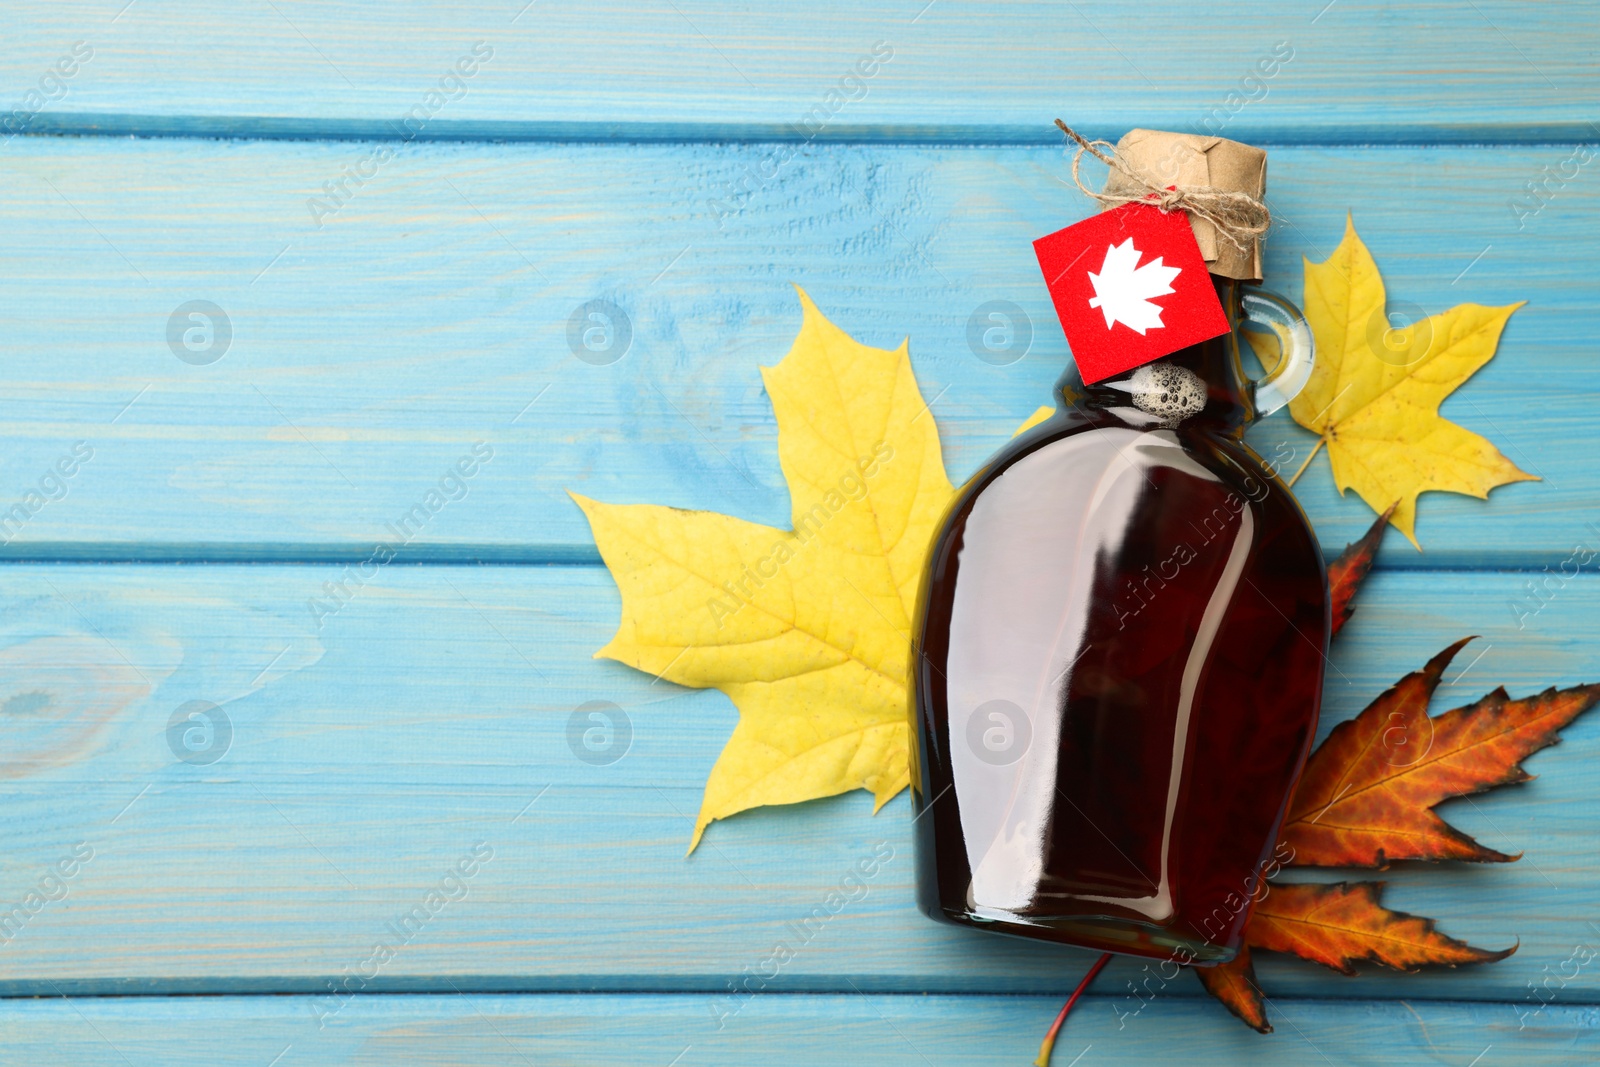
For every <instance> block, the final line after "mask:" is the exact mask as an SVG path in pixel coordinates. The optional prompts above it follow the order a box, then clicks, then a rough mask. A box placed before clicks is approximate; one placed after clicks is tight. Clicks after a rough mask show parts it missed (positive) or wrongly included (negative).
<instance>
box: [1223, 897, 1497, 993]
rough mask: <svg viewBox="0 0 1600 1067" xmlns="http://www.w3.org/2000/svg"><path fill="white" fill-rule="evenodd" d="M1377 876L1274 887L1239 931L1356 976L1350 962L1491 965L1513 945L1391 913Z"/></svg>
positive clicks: (1401, 966)
mask: <svg viewBox="0 0 1600 1067" xmlns="http://www.w3.org/2000/svg"><path fill="white" fill-rule="evenodd" d="M1382 893H1383V883H1382V882H1338V883H1334V884H1332V885H1327V884H1301V885H1274V886H1273V887H1272V888H1271V890H1270V891H1269V892H1268V893H1267V895H1266V896H1265V897H1264V898H1262V900H1261V903H1259V904H1257V905H1256V909H1255V911H1254V913H1252V914H1251V916H1250V925H1249V927H1248V928H1247V929H1246V931H1245V937H1246V938H1247V939H1248V940H1249V943H1250V944H1251V945H1252V946H1254V947H1255V948H1264V949H1270V950H1272V951H1274V952H1289V953H1293V954H1294V955H1296V956H1299V957H1301V958H1303V959H1308V960H1311V961H1312V962H1313V963H1320V964H1322V965H1323V966H1325V967H1332V968H1333V969H1334V970H1336V971H1338V972H1339V973H1341V974H1355V973H1356V969H1355V964H1357V963H1363V962H1371V963H1381V964H1383V965H1384V966H1385V967H1393V968H1394V969H1396V970H1400V971H1414V970H1416V969H1417V968H1418V967H1423V966H1436V965H1440V964H1443V965H1446V966H1451V967H1454V966H1457V965H1459V964H1463V963H1492V962H1494V961H1495V960H1503V959H1505V958H1506V957H1507V956H1509V955H1511V954H1512V953H1513V952H1515V951H1516V947H1515V946H1513V947H1511V948H1508V949H1503V950H1501V951H1499V952H1489V951H1487V950H1485V949H1481V948H1473V947H1472V946H1471V945H1469V944H1467V943H1466V942H1465V941H1457V940H1456V939H1455V938H1453V937H1446V936H1445V935H1444V934H1441V933H1440V932H1439V931H1438V930H1437V929H1435V928H1434V922H1433V920H1432V919H1423V918H1419V917H1418V916H1415V915H1407V914H1405V913H1404V912H1399V911H1390V910H1389V909H1388V908H1385V907H1384V906H1383V905H1382V904H1381V903H1380V902H1379V900H1380V897H1381V896H1382Z"/></svg>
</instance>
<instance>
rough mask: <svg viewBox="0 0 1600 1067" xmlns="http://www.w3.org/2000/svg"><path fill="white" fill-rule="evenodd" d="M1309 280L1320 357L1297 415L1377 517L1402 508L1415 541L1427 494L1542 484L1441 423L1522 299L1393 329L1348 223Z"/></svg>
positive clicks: (1397, 520) (1399, 520) (1379, 283)
mask: <svg viewBox="0 0 1600 1067" xmlns="http://www.w3.org/2000/svg"><path fill="white" fill-rule="evenodd" d="M1305 278H1306V288H1305V315H1306V320H1307V321H1308V322H1309V323H1310V324H1311V332H1312V334H1313V336H1314V337H1315V338H1316V343H1317V360H1316V367H1315V369H1314V370H1313V372H1312V375H1311V381H1310V382H1309V383H1307V385H1306V387H1305V389H1304V390H1303V391H1302V392H1301V393H1300V395H1299V396H1297V397H1295V399H1294V401H1293V402H1291V403H1290V405H1289V413H1290V414H1291V415H1292V416H1294V420H1295V421H1296V422H1298V423H1299V424H1300V425H1301V426H1304V427H1305V428H1306V429H1308V430H1311V431H1312V432H1314V433H1317V434H1320V435H1321V438H1322V439H1321V440H1320V441H1319V442H1318V443H1317V447H1318V448H1321V447H1322V446H1323V445H1326V446H1327V448H1328V461H1329V463H1330V464H1331V466H1332V468H1333V480H1334V484H1335V485H1336V486H1338V489H1339V492H1340V493H1343V492H1344V491H1345V490H1346V489H1354V490H1355V491H1356V492H1357V493H1358V494H1360V496H1361V498H1362V499H1363V500H1365V501H1366V502H1367V503H1368V504H1369V505H1370V506H1371V507H1372V510H1373V511H1376V512H1382V511H1383V510H1384V509H1385V508H1387V507H1388V506H1389V505H1390V504H1393V503H1395V502H1397V501H1398V503H1399V506H1398V507H1396V508H1395V511H1394V516H1393V517H1392V518H1391V519H1390V521H1391V522H1392V523H1393V524H1394V525H1395V527H1396V528H1398V529H1399V530H1400V532H1402V533H1404V534H1405V535H1406V537H1407V538H1409V539H1410V541H1411V543H1412V544H1413V545H1416V544H1417V538H1416V534H1415V526H1416V514H1417V496H1418V494H1420V493H1424V492H1427V491H1428V490H1430V489H1439V490H1445V491H1447V492H1452V493H1466V494H1469V495H1471V496H1476V497H1479V498H1483V497H1487V496H1488V495H1489V490H1490V489H1493V488H1494V487H1495V486H1497V485H1505V484H1507V483H1509V482H1521V481H1537V480H1538V479H1537V478H1536V477H1534V476H1533V475H1531V474H1526V473H1524V472H1523V471H1521V470H1519V469H1517V466H1516V465H1515V464H1514V463H1512V462H1511V461H1510V460H1508V459H1506V458H1505V457H1504V456H1502V455H1501V454H1500V452H1499V450H1497V449H1496V448H1495V447H1494V445H1492V444H1490V443H1489V442H1488V441H1487V440H1485V439H1484V438H1482V437H1480V436H1478V435H1477V434H1475V433H1472V432H1471V431H1469V430H1465V429H1463V428H1462V427H1460V426H1457V425H1456V424H1455V423H1453V422H1450V421H1449V420H1447V419H1444V418H1442V417H1441V416H1440V415H1439V404H1440V402H1441V401H1443V400H1444V398H1445V397H1447V396H1449V395H1450V394H1451V393H1452V392H1453V391H1455V389H1456V388H1457V387H1458V386H1460V385H1461V383H1462V382H1464V381H1466V380H1467V379H1468V378H1470V377H1471V376H1472V375H1473V374H1474V373H1475V372H1476V371H1477V370H1478V368H1479V367H1482V366H1483V365H1484V364H1485V363H1487V362H1489V360H1490V358H1491V357H1492V356H1493V355H1494V350H1495V345H1496V344H1497V343H1498V342H1499V340H1500V331H1501V330H1502V329H1504V327H1505V324H1506V321H1507V320H1508V319H1510V318H1511V313H1512V312H1513V311H1515V310H1517V308H1519V307H1521V306H1522V304H1521V303H1516V304H1510V305H1508V306H1506V307H1484V306H1482V305H1481V304H1458V305H1456V306H1455V307H1453V308H1451V309H1450V310H1449V311H1446V312H1444V313H1443V314H1439V315H1431V316H1428V317H1427V318H1425V319H1422V320H1421V321H1418V322H1413V323H1411V324H1410V325H1408V326H1404V327H1400V328H1393V327H1391V324H1390V321H1389V318H1388V316H1387V296H1386V294H1385V292H1384V288H1383V279H1382V278H1380V277H1379V276H1378V265H1377V264H1376V263H1375V262H1373V259H1372V253H1370V252H1368V251H1367V246H1366V245H1364V244H1363V243H1362V242H1361V238H1360V237H1359V236H1358V235H1357V234H1356V228H1355V223H1354V221H1353V220H1350V219H1347V220H1346V222H1345V231H1344V239H1343V240H1342V241H1341V242H1340V243H1339V247H1338V248H1336V249H1335V250H1334V252H1333V254H1332V255H1331V256H1329V257H1328V258H1327V260H1326V261H1324V262H1322V263H1312V262H1311V261H1310V260H1309V259H1307V260H1306V261H1305ZM1250 339H1251V341H1252V343H1253V344H1254V343H1257V341H1256V335H1254V334H1251V335H1250ZM1269 358H1270V357H1267V356H1265V355H1264V356H1263V362H1267V361H1268V359H1269ZM1418 547H1420V546H1418Z"/></svg>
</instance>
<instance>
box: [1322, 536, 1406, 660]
mask: <svg viewBox="0 0 1600 1067" xmlns="http://www.w3.org/2000/svg"><path fill="white" fill-rule="evenodd" d="M1397 506H1398V505H1396V504H1390V505H1389V510H1387V511H1385V512H1384V513H1383V514H1382V515H1379V516H1378V520H1377V521H1376V522H1374V523H1373V524H1372V525H1371V526H1370V527H1369V528H1368V529H1367V532H1366V533H1364V534H1362V535H1361V539H1360V540H1359V541H1352V542H1350V543H1349V544H1348V545H1345V546H1344V551H1343V552H1341V553H1339V558H1338V559H1336V560H1334V561H1333V562H1332V563H1330V564H1328V600H1329V602H1330V603H1331V604H1332V608H1333V615H1332V621H1333V625H1332V627H1331V628H1330V629H1329V630H1328V636H1329V637H1332V636H1333V635H1334V634H1336V633H1338V632H1339V630H1340V629H1341V628H1342V627H1343V626H1344V624H1345V623H1347V622H1349V621H1350V616H1351V615H1352V614H1353V613H1354V612H1355V608H1353V607H1351V606H1350V601H1351V600H1353V599H1355V595H1356V590H1357V589H1359V588H1360V587H1361V583H1362V582H1364V581H1366V580H1367V574H1368V572H1369V571H1371V570H1372V561H1373V560H1374V559H1375V558H1376V557H1377V555H1378V543H1379V542H1380V541H1382V540H1383V530H1384V527H1385V526H1387V525H1388V524H1389V516H1391V515H1393V514H1394V509H1395V508H1396V507H1397Z"/></svg>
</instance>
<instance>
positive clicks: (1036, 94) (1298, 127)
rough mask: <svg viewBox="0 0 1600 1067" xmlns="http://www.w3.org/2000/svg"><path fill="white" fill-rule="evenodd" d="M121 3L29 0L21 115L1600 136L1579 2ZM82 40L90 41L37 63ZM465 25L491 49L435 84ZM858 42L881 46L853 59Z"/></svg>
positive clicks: (16, 39) (1036, 133)
mask: <svg viewBox="0 0 1600 1067" xmlns="http://www.w3.org/2000/svg"><path fill="white" fill-rule="evenodd" d="M119 6H120V5H116V4H112V5H105V4H96V3H89V2H84V0H71V2H65V3H59V4H51V5H46V6H44V7H43V8H41V9H40V10H37V11H29V12H27V13H25V14H21V15H19V16H18V18H17V20H16V23H15V24H13V25H12V26H10V27H9V29H10V31H11V32H9V33H8V34H7V40H6V42H5V44H4V46H3V50H0V57H3V62H4V66H5V69H7V70H8V71H10V72H11V74H12V76H11V78H10V79H9V80H10V83H11V84H10V88H9V91H8V96H9V97H10V98H11V99H9V100H8V101H7V103H8V104H11V106H13V107H17V108H20V109H21V111H22V113H23V116H24V119H25V121H24V120H19V125H21V126H22V127H23V128H27V129H32V130H35V131H42V132H56V131H69V132H70V131H81V130H86V129H87V130H96V131H102V132H111V133H137V132H157V133H161V132H181V133H199V134H206V135H211V134H223V135H250V136H256V135H269V136H270V135H280V136H326V135H329V134H330V133H333V134H342V135H349V136H391V130H392V129H393V125H394V123H395V122H397V121H398V120H400V119H401V118H402V117H403V116H404V115H406V114H407V113H408V112H410V111H411V109H413V108H415V107H418V106H423V107H424V108H425V109H426V110H424V111H423V112H421V113H420V114H419V113H413V114H418V117H419V118H422V119H424V120H425V121H424V122H422V123H421V124H420V125H419V126H418V127H417V132H419V133H420V134H421V135H422V136H428V137H439V136H445V137H452V136H454V137H491V138H507V137H560V138H577V139H607V138H620V139H626V140H632V139H635V138H638V137H641V136H644V137H658V138H659V137H671V138H680V137H685V136H696V137H714V138H718V139H723V138H727V137H730V136H731V137H741V136H742V137H745V138H750V137H758V138H759V137H771V136H773V135H784V136H790V137H795V136H801V135H798V134H795V133H793V132H792V131H793V128H794V127H796V126H802V127H803V128H805V129H807V130H810V129H815V128H817V127H819V126H820V127H821V133H822V135H823V136H827V137H834V138H839V137H843V138H865V137H887V138H895V137H900V138H904V137H912V138H924V139H926V138H929V137H937V138H940V139H951V138H956V139H968V140H982V141H986V142H989V143H993V142H994V141H995V140H997V139H1007V140H1023V141H1028V142H1032V143H1049V142H1052V141H1054V140H1055V135H1054V133H1053V131H1052V130H1051V128H1050V126H1049V122H1050V118H1051V117H1052V112H1050V111H1047V110H1041V105H1042V103H1043V102H1049V103H1048V104H1047V105H1044V106H1046V107H1049V108H1061V109H1064V110H1066V111H1067V112H1069V114H1068V115H1067V117H1068V119H1069V120H1070V121H1075V122H1079V123H1082V124H1084V125H1085V126H1087V127H1089V128H1090V129H1092V130H1094V131H1095V132H1096V133H1103V132H1111V131H1112V130H1116V131H1117V132H1120V131H1121V130H1122V129H1126V128H1128V127H1131V126H1136V125H1145V126H1157V127H1162V128H1165V127H1169V126H1173V127H1176V126H1182V127H1183V128H1190V127H1194V128H1204V129H1209V130H1211V131H1213V132H1216V131H1218V130H1226V131H1227V132H1228V133H1229V134H1230V135H1237V136H1242V137H1244V138H1245V139H1250V138H1261V137H1268V138H1278V139H1302V140H1304V139H1308V138H1309V139H1319V140H1326V139H1339V140H1344V141H1354V142H1356V143H1370V142H1372V141H1374V140H1379V141H1383V140H1388V141H1393V140H1402V141H1411V142H1416V141H1424V140H1433V141H1437V140H1454V141H1457V142H1468V141H1476V140H1485V139H1498V140H1505V141H1522V142H1526V141H1529V140H1538V139H1545V140H1548V139H1551V138H1555V137H1562V138H1564V137H1571V136H1574V135H1576V136H1581V137H1584V138H1590V137H1593V136H1594V133H1595V129H1594V126H1593V125H1592V121H1591V120H1592V119H1593V118H1594V116H1593V114H1592V108H1589V107H1588V106H1587V105H1588V103H1589V102H1590V100H1591V99H1592V93H1591V89H1592V81H1593V78H1594V76H1595V74H1596V65H1595V55H1596V52H1597V45H1600V38H1597V36H1596V30H1595V26H1594V20H1593V18H1592V17H1591V16H1592V12H1591V11H1590V10H1589V8H1588V7H1587V6H1586V5H1584V4H1582V3H1578V2H1575V0H1567V2H1562V3H1547V4H1539V5H1524V4H1516V3H1513V2H1511V0H1479V2H1478V3H1475V4H1469V5H1465V6H1464V7H1459V6H1456V5H1446V4H1435V3H1413V4H1406V5H1396V6H1391V5H1382V4H1377V3H1373V2H1371V0H1368V2H1352V0H1346V2H1343V3H1338V4H1329V5H1326V6H1323V5H1320V4H1313V5H1308V6H1307V7H1305V8H1304V9H1302V8H1298V7H1297V8H1293V9H1289V8H1285V7H1284V6H1283V5H1281V4H1274V3H1270V2H1268V0H1246V2H1241V3H1235V4H1231V5H1229V6H1228V9H1227V16H1226V18H1222V17H1218V14H1217V12H1216V11H1215V10H1214V9H1212V8H1210V7H1206V6H1199V7H1190V6H1179V7H1173V8H1171V9H1169V10H1166V11H1164V13H1163V24H1162V27H1161V32H1160V33H1152V32H1150V27H1149V26H1148V24H1147V23H1146V22H1145V21H1144V20H1142V19H1140V18H1137V17H1132V16H1130V14H1129V12H1128V11H1127V9H1126V8H1125V7H1122V6H1119V5H1117V4H1115V3H1111V2H1108V0H1085V2H1083V3H1074V4H1070V5H1066V6H1065V7H1063V6H1061V5H1057V4H1048V3H1039V2H1033V3H1029V2H1012V3H1007V4H1003V5H995V4H989V3H980V2H976V0H965V2H963V0H939V2H937V3H932V4H930V3H924V2H922V0H916V2H912V3H906V4H897V5H889V6H880V5H859V4H852V3H849V2H847V0H822V2H819V3H815V4H810V5H807V7H806V9H805V10H804V11H803V12H796V11H794V10H793V9H792V8H790V7H787V6H785V5H782V4H776V3H763V4H738V5H732V4H728V3H726V2H719V0H682V2H679V3H675V4H671V5H667V6H666V7H660V6H657V5H649V4H641V3H638V2H625V0H601V2H598V3H590V4H583V5H559V4H557V5H550V4H540V5H537V6H535V5H532V4H525V3H523V0H507V2H505V3H503V4H497V5H492V6H489V5H483V4H477V3H464V2H460V0H457V2H451V3H436V4H425V5H409V6H407V7H403V8H400V9H397V10H388V9H385V10H384V11H383V12H382V13H381V15H380V14H379V13H378V12H377V11H376V10H374V9H372V8H370V7H367V6H365V5H361V4H350V3H344V4H329V3H316V2H314V0H279V2H275V3H272V4H262V5H245V6H243V7H241V6H239V5H229V4H220V3H216V2H214V0H212V2H204V0H188V2H180V3H170V4H159V5H156V4H140V5H129V6H128V7H127V8H124V9H122V10H120V11H119V10H117V8H118V7H119ZM78 41H82V42H84V43H85V45H86V46H87V47H88V48H90V49H92V56H91V58H89V59H88V61H87V62H84V63H81V64H77V65H74V66H72V69H73V70H74V73H73V74H72V75H71V76H70V77H68V78H65V79H62V80H60V81H59V82H58V81H52V80H49V79H48V75H49V74H50V72H51V70H52V69H53V67H54V65H55V64H56V63H57V61H58V59H59V58H60V57H61V56H64V55H70V53H71V48H72V45H73V44H74V43H75V42H78ZM479 42H481V43H479ZM879 42H882V44H881V45H880V44H879ZM475 44H476V45H477V47H478V48H480V49H486V50H488V52H489V55H488V58H487V59H486V60H485V61H483V62H482V63H479V64H472V63H469V64H468V68H469V69H470V68H472V67H474V66H476V69H475V70H474V73H473V74H472V76H471V77H470V79H462V80H461V81H460V82H459V83H456V82H449V81H446V82H444V83H443V85H441V79H442V78H445V77H446V76H447V75H448V74H449V73H450V71H451V69H452V67H453V65H454V64H455V63H456V62H457V60H458V59H459V58H460V57H463V56H469V57H470V56H471V53H472V50H473V48H474V46H475ZM875 45H876V46H878V47H879V48H880V50H882V49H885V48H886V49H888V50H889V51H891V52H892V58H891V59H890V60H889V61H888V62H887V63H884V64H883V65H882V66H881V67H879V68H878V69H876V70H875V72H874V73H873V75H872V76H871V77H870V78H868V79H865V80H864V81H861V82H855V81H847V80H845V79H847V78H848V77H849V76H850V75H851V74H852V73H853V72H854V71H855V70H856V69H857V68H856V64H857V63H858V61H859V60H860V58H861V57H863V56H867V55H870V54H871V53H872V51H873V49H874V46H875ZM868 69H870V68H868ZM1263 71H1265V72H1268V76H1266V77H1262V72H1263ZM40 79H45V80H44V81H43V83H42V84H41V83H40ZM29 91H33V92H36V93H39V94H40V95H39V97H38V98H36V99H33V100H30V99H29V98H27V97H26V96H25V95H24V94H25V93H27V92H29ZM430 92H434V93H438V94H439V95H438V96H436V97H434V98H433V99H431V100H430V99H429V97H428V94H429V93H430ZM830 92H834V93H836V94H837V95H836V96H834V97H832V98H830V97H829V96H828V94H829V93H830ZM852 97H853V99H852ZM1335 102H1337V104H1336V105H1335ZM41 104H42V105H43V107H42V108H41V107H40V105H41ZM819 107H823V108H825V109H826V110H822V111H818V110H815V109H818V108H819ZM830 112H831V114H830ZM808 116H810V120H809V123H808V119H807V117H808Z"/></svg>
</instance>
